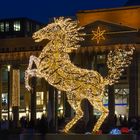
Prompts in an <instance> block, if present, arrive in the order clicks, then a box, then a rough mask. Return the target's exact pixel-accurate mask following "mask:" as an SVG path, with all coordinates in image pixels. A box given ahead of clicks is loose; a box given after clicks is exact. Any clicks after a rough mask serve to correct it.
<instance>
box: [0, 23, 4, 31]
mask: <svg viewBox="0 0 140 140" xmlns="http://www.w3.org/2000/svg"><path fill="white" fill-rule="evenodd" d="M0 32H4V22H1V23H0Z"/></svg>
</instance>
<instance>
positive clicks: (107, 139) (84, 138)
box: [20, 134, 137, 140]
mask: <svg viewBox="0 0 140 140" xmlns="http://www.w3.org/2000/svg"><path fill="white" fill-rule="evenodd" d="M20 140H137V137H136V135H131V134H127V135H125V134H123V135H105V134H103V135H85V134H66V135H65V134H46V135H42V134H33V135H32V134H21V135H20Z"/></svg>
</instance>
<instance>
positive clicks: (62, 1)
mask: <svg viewBox="0 0 140 140" xmlns="http://www.w3.org/2000/svg"><path fill="white" fill-rule="evenodd" d="M126 2H127V0H1V3H0V5H1V6H0V19H2V18H13V17H28V18H32V19H35V20H38V21H41V22H44V23H45V22H47V21H48V19H49V18H52V17H58V16H75V14H76V12H77V11H79V10H90V9H98V8H113V7H121V6H123V5H124V4H125V3H126Z"/></svg>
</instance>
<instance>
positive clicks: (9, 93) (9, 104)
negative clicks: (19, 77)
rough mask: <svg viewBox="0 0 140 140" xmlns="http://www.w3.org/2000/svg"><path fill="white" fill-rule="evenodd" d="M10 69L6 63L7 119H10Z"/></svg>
mask: <svg viewBox="0 0 140 140" xmlns="http://www.w3.org/2000/svg"><path fill="white" fill-rule="evenodd" d="M10 69H11V66H10V65H8V66H7V70H8V88H7V89H8V121H9V120H10V119H11V113H10V112H11V109H10Z"/></svg>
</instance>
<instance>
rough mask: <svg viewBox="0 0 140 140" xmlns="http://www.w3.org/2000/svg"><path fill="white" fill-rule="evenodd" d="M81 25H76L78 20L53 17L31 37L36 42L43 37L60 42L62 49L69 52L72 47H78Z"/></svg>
mask: <svg viewBox="0 0 140 140" xmlns="http://www.w3.org/2000/svg"><path fill="white" fill-rule="evenodd" d="M81 29H83V27H78V22H77V21H73V20H71V19H70V18H66V19H65V18H64V17H60V18H58V19H54V22H53V23H50V24H48V25H47V26H46V27H44V28H42V29H40V30H39V31H37V32H35V33H34V34H33V39H35V41H36V42H40V41H42V40H44V39H47V40H50V41H54V40H56V41H57V42H60V43H62V44H63V45H61V47H62V49H63V51H65V52H71V50H73V49H77V48H78V47H79V45H78V43H79V41H81V40H83V37H82V36H83V35H84V34H82V33H80V32H79V30H81Z"/></svg>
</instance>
